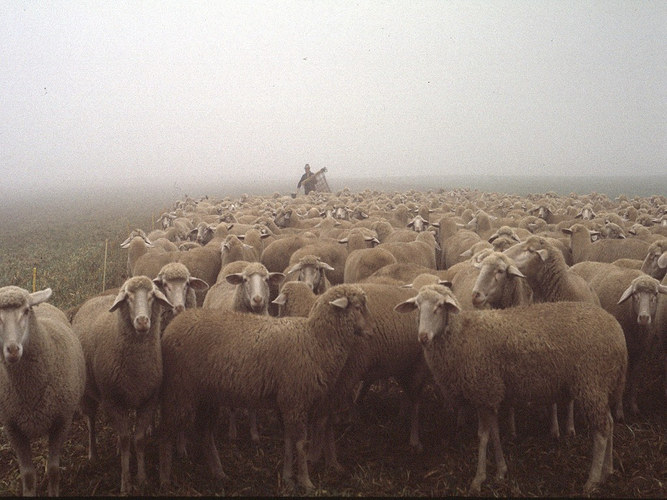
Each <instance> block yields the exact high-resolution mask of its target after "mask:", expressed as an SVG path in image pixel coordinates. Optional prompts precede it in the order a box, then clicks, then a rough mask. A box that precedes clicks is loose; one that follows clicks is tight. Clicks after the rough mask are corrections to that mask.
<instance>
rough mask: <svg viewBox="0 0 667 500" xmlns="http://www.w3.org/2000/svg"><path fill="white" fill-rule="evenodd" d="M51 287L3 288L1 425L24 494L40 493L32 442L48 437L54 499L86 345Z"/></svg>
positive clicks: (83, 372) (79, 388) (78, 398)
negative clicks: (55, 300)
mask: <svg viewBox="0 0 667 500" xmlns="http://www.w3.org/2000/svg"><path fill="white" fill-rule="evenodd" d="M49 297H51V289H50V288H46V289H44V290H40V291H38V292H33V293H28V292H27V291H26V290H23V289H22V288H19V287H15V286H6V287H2V288H0V347H1V348H2V357H0V401H1V403H0V424H2V426H3V429H4V432H5V435H6V436H7V439H8V440H9V443H10V445H11V447H12V449H13V450H14V452H15V453H16V455H17V458H18V461H19V470H20V472H21V483H22V487H23V495H24V496H34V495H36V494H37V473H36V471H35V466H34V464H33V462H32V455H31V451H30V440H33V439H37V438H39V437H41V436H44V435H48V437H49V456H48V460H47V462H46V475H47V477H48V493H49V496H57V495H58V494H59V488H60V452H61V450H62V446H63V443H64V442H65V440H66V439H67V435H68V433H69V429H70V425H71V422H72V416H73V415H74V412H75V411H76V409H77V408H78V406H79V404H80V402H81V397H82V395H83V389H84V386H85V380H86V365H85V361H84V358H83V351H82V350H81V344H80V343H79V340H78V339H77V338H76V335H75V334H74V332H73V331H72V328H71V326H70V325H69V323H68V321H67V317H66V316H65V314H64V313H63V312H62V311H60V310H59V309H57V308H56V307H54V306H52V305H51V304H48V303H46V301H47V300H48V299H49Z"/></svg>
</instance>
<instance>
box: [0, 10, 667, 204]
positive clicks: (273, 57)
mask: <svg viewBox="0 0 667 500" xmlns="http://www.w3.org/2000/svg"><path fill="white" fill-rule="evenodd" d="M0 88H1V89H2V91H1V92H2V94H1V95H2V100H1V102H2V106H1V108H0V109H1V116H2V120H1V121H0V169H1V171H2V174H3V175H2V179H3V183H2V184H4V186H3V187H4V188H5V190H7V189H12V190H13V189H17V190H18V189H21V188H22V187H24V186H25V185H26V184H36V183H37V184H43V185H48V184H50V183H54V182H55V183H56V184H58V185H63V184H68V185H71V184H77V185H81V186H82V187H85V186H87V185H93V184H98V185H100V184H101V185H106V184H117V183H123V182H126V180H127V179H138V180H144V179H150V180H151V181H156V179H157V178H160V179H162V180H163V181H164V182H166V183H168V184H171V183H173V182H176V181H177V180H178V179H180V178H187V177H199V178H206V177H211V178H212V179H216V180H219V179H221V178H229V179H233V180H235V181H241V182H246V181H247V182H249V183H251V182H253V181H254V180H256V179H257V178H258V176H261V177H262V178H294V180H295V182H296V180H298V177H299V176H300V175H301V173H302V172H303V165H304V164H305V163H310V165H311V166H312V167H313V168H314V169H315V170H317V169H319V168H321V167H325V166H326V167H327V168H328V169H329V174H328V175H329V176H340V177H359V176H362V177H366V176H369V177H373V176H386V175H392V176H407V175H427V174H433V173H437V174H439V175H447V174H460V173H469V174H479V175H485V174H495V175H498V174H500V175H516V174H527V175H542V174H555V175H592V176H603V175H609V174H619V175H625V174H633V173H637V174H647V175H652V174H664V173H665V172H666V171H667V2H666V1H664V0H658V1H611V0H602V1H582V0H575V1H567V0H557V1H548V0H539V1H533V0H531V1H518V0H513V1H472V0H465V1H448V0H435V1H424V0H409V1H408V0H401V1H379V0H378V1H354V2H351V1H345V0H326V1H325V0H320V1H317V0H310V1H294V0H276V1H259V0H247V1H210V2H203V1H192V0H188V1H182V2H178V1H169V0H166V1H165V0H160V1H137V0H132V1H128V2H126V1H117V0H113V1H103V0H95V1H78V0H66V1H52V2H47V1H39V2H38V1H32V0H31V1H15V0H3V1H2V2H0ZM663 194H664V193H663Z"/></svg>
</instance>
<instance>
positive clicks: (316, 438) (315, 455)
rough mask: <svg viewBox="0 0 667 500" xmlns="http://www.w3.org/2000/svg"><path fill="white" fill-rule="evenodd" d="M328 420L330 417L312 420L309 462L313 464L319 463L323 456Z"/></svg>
mask: <svg viewBox="0 0 667 500" xmlns="http://www.w3.org/2000/svg"><path fill="white" fill-rule="evenodd" d="M328 419H329V416H328V415H322V416H319V417H315V418H313V419H312V421H313V423H312V424H311V438H310V447H309V450H308V460H310V461H311V462H312V463H316V462H317V461H319V459H320V457H321V456H322V448H323V443H324V434H325V429H326V426H327V421H328Z"/></svg>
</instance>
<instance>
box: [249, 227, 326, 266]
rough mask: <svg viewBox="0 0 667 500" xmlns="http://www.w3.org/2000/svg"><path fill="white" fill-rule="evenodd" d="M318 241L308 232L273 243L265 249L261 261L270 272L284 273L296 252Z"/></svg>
mask: <svg viewBox="0 0 667 500" xmlns="http://www.w3.org/2000/svg"><path fill="white" fill-rule="evenodd" d="M316 240H317V238H316V237H315V235H314V234H312V233H310V232H308V233H302V234H297V235H292V236H286V237H284V238H281V239H279V240H276V241H272V242H271V243H269V244H268V245H267V246H266V248H264V251H263V252H262V255H261V256H260V259H259V261H260V262H261V263H262V264H264V265H265V266H266V268H267V269H268V270H269V271H270V272H279V273H282V272H283V271H284V270H285V269H287V266H289V260H290V257H291V256H292V254H293V253H294V252H295V251H297V250H298V249H299V248H301V247H303V246H305V245H307V244H309V243H314V242H315V241H316Z"/></svg>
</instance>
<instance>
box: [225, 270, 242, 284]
mask: <svg viewBox="0 0 667 500" xmlns="http://www.w3.org/2000/svg"><path fill="white" fill-rule="evenodd" d="M225 280H227V283H231V284H232V285H240V284H241V283H243V273H231V274H228V275H227V276H225Z"/></svg>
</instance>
